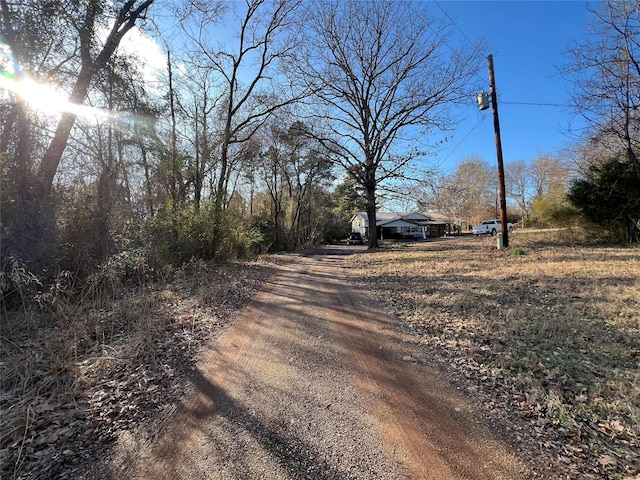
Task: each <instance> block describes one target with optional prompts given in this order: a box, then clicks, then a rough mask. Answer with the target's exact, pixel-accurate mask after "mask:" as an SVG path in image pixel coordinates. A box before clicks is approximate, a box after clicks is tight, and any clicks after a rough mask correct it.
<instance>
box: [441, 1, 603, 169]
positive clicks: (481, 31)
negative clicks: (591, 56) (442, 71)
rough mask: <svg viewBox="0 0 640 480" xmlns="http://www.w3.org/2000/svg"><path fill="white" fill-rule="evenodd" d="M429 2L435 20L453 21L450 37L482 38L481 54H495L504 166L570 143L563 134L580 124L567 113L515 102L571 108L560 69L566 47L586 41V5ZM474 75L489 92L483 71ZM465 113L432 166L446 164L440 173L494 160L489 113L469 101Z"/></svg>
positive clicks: (578, 3)
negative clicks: (467, 163)
mask: <svg viewBox="0 0 640 480" xmlns="http://www.w3.org/2000/svg"><path fill="white" fill-rule="evenodd" d="M430 3H431V5H430V8H431V12H432V14H433V15H434V16H436V17H444V16H445V13H444V12H446V15H448V16H449V17H450V18H451V19H452V20H454V22H455V24H456V25H457V27H458V28H459V30H458V29H456V30H455V31H454V34H455V35H456V36H458V37H460V38H465V36H466V37H468V38H469V39H470V40H472V41H473V40H477V39H478V38H483V39H484V40H485V42H486V44H487V51H486V55H489V54H493V59H494V70H495V77H496V86H497V92H498V107H499V117H500V130H501V137H502V150H503V156H504V161H505V162H509V161H513V160H525V161H530V160H533V159H534V158H536V157H537V156H538V155H539V154H555V153H558V151H560V150H561V149H562V148H563V147H565V146H567V145H568V144H569V143H570V142H571V141H572V139H574V138H575V136H573V137H572V136H571V135H570V134H569V133H568V130H569V128H570V127H571V128H572V129H575V128H580V127H582V126H583V123H581V122H580V119H579V118H576V117H575V116H574V114H573V113H572V112H571V110H570V109H569V108H566V107H562V106H541V105H540V106H538V105H520V104H517V103H534V104H555V105H566V104H568V103H570V101H569V100H570V90H571V88H572V87H571V84H569V83H568V82H567V81H566V80H565V79H563V78H562V76H561V74H560V72H559V70H558V67H559V66H561V65H563V64H566V63H567V61H568V57H567V55H566V52H567V50H568V46H569V44H570V43H571V42H572V41H582V40H583V39H584V38H585V32H586V28H585V22H586V21H588V20H592V16H593V14H591V13H589V11H588V10H587V3H586V2H585V1H582V0H574V1H516V0H513V1H453V0H450V1H447V0H438V1H437V2H435V1H430ZM589 5H590V6H591V7H594V6H597V2H591V3H590V4H589ZM443 11H444V12H443ZM462 32H463V33H462ZM485 65H486V62H485ZM480 76H481V77H483V79H484V81H485V85H486V91H489V79H488V69H487V68H486V67H485V68H484V69H483V70H481V71H480ZM510 102H513V103H510ZM464 114H465V117H466V118H465V121H464V122H462V123H460V124H459V125H458V127H457V128H456V130H455V131H454V136H453V138H452V139H451V141H449V142H448V143H447V144H445V146H444V148H443V149H442V151H441V152H440V154H439V155H438V160H437V161H438V162H444V163H443V164H442V168H443V169H447V170H448V169H453V168H455V165H456V164H457V163H459V162H460V161H462V160H464V159H466V158H468V157H470V156H472V155H475V156H479V157H480V158H482V159H484V160H486V161H489V162H495V161H496V150H495V141H494V134H493V119H492V116H491V110H490V109H489V110H485V111H483V112H480V111H478V110H477V108H475V103H474V101H473V99H472V100H471V101H470V103H469V107H468V110H467V109H465V111H464ZM482 119H484V120H483V121H482V123H481V124H480V125H479V126H477V127H476V128H475V129H474V126H476V125H477V124H478V122H479V121H480V120H482ZM470 132H471V133H470ZM467 135H468V136H467ZM465 136H466V138H464V137H465ZM460 142H462V143H460Z"/></svg>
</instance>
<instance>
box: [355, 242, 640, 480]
mask: <svg viewBox="0 0 640 480" xmlns="http://www.w3.org/2000/svg"><path fill="white" fill-rule="evenodd" d="M567 233H569V234H570V235H572V236H573V235H575V232H555V233H552V234H549V233H548V232H544V233H540V234H525V233H522V232H516V233H515V234H514V235H513V236H512V239H511V245H510V248H509V249H508V250H507V249H505V250H502V251H499V250H497V249H496V243H495V239H491V238H471V237H462V238H457V239H445V240H442V241H434V242H428V243H418V244H410V245H406V246H403V245H398V244H396V245H389V246H387V247H386V248H383V249H381V250H379V251H376V252H370V253H365V254H363V255H356V256H353V257H351V265H350V271H351V272H352V274H353V275H354V276H356V277H358V278H359V279H360V281H361V282H363V283H364V284H365V285H366V287H367V290H369V291H373V292H375V295H376V297H377V298H379V299H382V302H383V303H384V304H385V305H387V307H388V308H389V309H391V310H392V311H393V313H395V314H396V315H398V316H399V318H400V319H401V321H402V322H403V324H404V325H405V327H406V328H407V329H409V330H410V331H411V332H413V333H414V334H415V336H416V337H417V338H418V339H419V341H420V342H421V343H422V344H423V345H424V346H425V348H426V349H428V350H429V351H430V352H431V354H432V355H433V357H434V358H439V359H440V360H441V361H442V363H443V365H445V367H446V368H450V369H452V370H453V371H454V373H455V374H456V375H457V376H458V378H461V379H464V380H465V381H466V384H467V388H468V390H469V391H470V392H471V393H472V394H474V395H476V396H477V397H478V398H479V399H480V400H481V401H482V402H483V403H484V404H485V405H486V406H487V407H488V410H490V411H492V414H493V416H494V417H496V418H498V417H503V418H506V417H505V416H508V417H509V418H511V420H513V421H515V422H516V423H515V427H514V430H515V432H516V433H517V437H520V439H521V440H522V441H525V439H526V441H528V442H529V443H531V442H533V443H534V444H535V445H532V447H534V446H535V448H538V449H539V450H540V452H541V454H544V455H546V456H547V457H549V458H552V461H554V462H556V464H557V465H558V466H562V468H563V469H564V470H566V473H565V475H566V478H612V479H613V478H625V477H626V476H631V475H635V474H639V473H640V454H639V452H640V450H639V449H640V444H639V436H640V249H639V248H637V247H635V248H634V247H614V246H598V245H584V244H583V245H572V244H569V243H558V240H559V239H560V238H563V239H566V238H567V237H566V236H567ZM558 468H560V467H558ZM558 478H560V477H558ZM563 478H565V477H563Z"/></svg>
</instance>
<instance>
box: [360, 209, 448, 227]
mask: <svg viewBox="0 0 640 480" xmlns="http://www.w3.org/2000/svg"><path fill="white" fill-rule="evenodd" d="M357 216H359V217H362V218H364V222H365V223H364V224H365V227H368V226H369V219H368V217H367V213H366V212H358V213H356V214H355V215H354V216H353V217H351V222H353V220H354V219H355V218H356V217H357ZM443 223H444V224H447V223H453V221H452V220H451V219H449V218H446V217H445V216H444V215H441V214H437V213H427V212H406V213H399V212H376V225H377V226H379V227H380V226H383V227H413V226H415V225H435V224H443Z"/></svg>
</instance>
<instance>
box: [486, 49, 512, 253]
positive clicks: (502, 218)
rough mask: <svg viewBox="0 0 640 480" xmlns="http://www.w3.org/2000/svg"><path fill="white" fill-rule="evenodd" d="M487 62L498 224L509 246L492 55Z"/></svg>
mask: <svg viewBox="0 0 640 480" xmlns="http://www.w3.org/2000/svg"><path fill="white" fill-rule="evenodd" d="M487 60H488V61H489V88H490V93H491V111H492V112H493V131H494V132H495V137H496V154H497V156H498V181H499V184H500V222H501V223H502V245H503V247H504V248H506V247H508V246H509V232H508V230H509V228H508V227H509V224H508V223H507V195H506V192H505V187H504V164H503V162H502V143H501V141H500V120H499V118H498V98H497V95H496V78H495V74H494V72H493V55H489V56H488V57H487Z"/></svg>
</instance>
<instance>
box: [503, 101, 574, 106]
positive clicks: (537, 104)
mask: <svg viewBox="0 0 640 480" xmlns="http://www.w3.org/2000/svg"><path fill="white" fill-rule="evenodd" d="M500 103H501V104H503V105H530V106H533V107H568V108H572V107H575V105H568V104H565V103H537V102H505V101H504V100H502V101H501V102H500Z"/></svg>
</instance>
